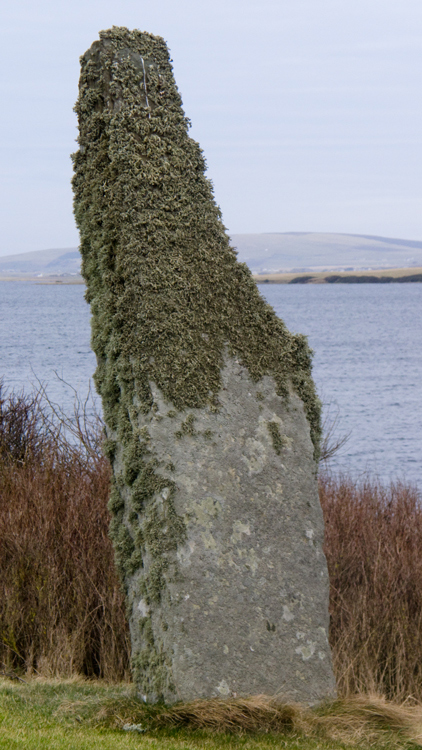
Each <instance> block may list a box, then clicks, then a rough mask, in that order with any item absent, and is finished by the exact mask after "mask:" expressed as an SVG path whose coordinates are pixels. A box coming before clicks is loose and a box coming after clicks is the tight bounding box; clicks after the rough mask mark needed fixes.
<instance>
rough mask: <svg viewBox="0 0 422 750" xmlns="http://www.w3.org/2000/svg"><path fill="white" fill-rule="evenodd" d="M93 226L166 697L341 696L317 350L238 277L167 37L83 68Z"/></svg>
mask: <svg viewBox="0 0 422 750" xmlns="http://www.w3.org/2000/svg"><path fill="white" fill-rule="evenodd" d="M81 63H82V72H81V79H80V95H79V100H78V103H77V106H76V110H77V113H78V117H79V128H80V135H79V144H80V148H79V151H78V152H77V153H76V154H75V155H74V166H75V176H74V180H73V185H74V193H75V216H76V220H77V222H78V226H79V229H80V235H81V252H82V256H83V266H82V270H83V274H84V277H85V279H86V282H87V299H88V301H89V302H90V304H91V309H92V316H93V317H92V345H93V348H94V351H95V353H96V355H97V362H98V367H97V371H96V374H95V382H96V386H97V388H98V391H99V393H100V394H101V397H102V402H103V407H104V415H105V419H106V424H107V433H108V439H107V442H106V452H107V454H108V456H109V458H110V460H111V462H112V465H113V474H114V480H113V488H112V492H111V498H110V510H111V512H112V514H113V520H112V524H111V535H112V538H113V542H114V545H115V550H116V560H117V564H118V567H119V570H120V572H121V575H122V580H123V582H124V585H125V588H126V592H127V602H128V614H129V622H130V628H131V635H132V652H133V669H134V675H135V679H136V682H137V684H138V686H139V689H140V692H141V694H143V695H145V696H146V698H147V699H148V700H159V699H164V700H166V701H172V700H177V699H189V698H194V697H200V696H212V695H233V694H238V695H239V694H245V693H258V692H266V693H275V692H278V693H280V692H281V693H283V694H286V695H289V696H290V697H294V698H296V699H297V700H307V701H314V700H318V699H320V698H322V697H324V696H325V695H328V694H332V692H333V690H334V683H333V676H332V671H331V661H330V652H329V647H328V642H327V628H328V600H327V599H328V580H327V570H326V563H325V559H324V556H323V553H322V548H321V545H322V537H323V520H322V514H321V509H320V506H319V501H318V493H317V484H316V469H317V464H316V461H317V458H318V451H319V437H320V404H319V401H318V398H317V397H316V394H315V390H314V385H313V381H312V378H311V355H310V351H309V349H308V347H307V343H306V340H305V339H304V337H302V336H298V335H292V334H291V333H289V331H288V330H287V329H286V327H285V325H284V324H283V322H282V321H281V320H279V319H278V318H277V317H276V315H275V313H274V311H273V310H272V308H270V307H269V306H268V305H267V304H266V302H265V301H264V300H263V299H262V297H261V296H260V294H259V292H258V290H257V288H256V286H255V284H254V282H253V280H252V278H251V275H250V273H249V271H248V269H247V267H246V266H245V265H243V264H239V263H238V262H237V260H236V254H235V252H234V251H233V250H232V249H231V248H230V246H229V240H228V237H227V235H226V233H225V229H224V226H223V224H222V222H221V214H220V211H219V209H218V207H217V206H216V204H215V202H214V198H213V193H212V187H211V184H210V183H209V181H208V180H207V179H206V177H205V174H204V172H205V163H204V159H203V156H202V153H201V150H200V148H199V146H198V144H197V143H195V142H194V141H193V140H192V139H191V138H189V135H188V126H189V123H188V120H187V119H186V117H185V116H184V113H183V111H182V109H181V99H180V96H179V94H178V91H177V88H176V85H175V82H174V79H173V75H172V69H171V65H170V60H169V56H168V51H167V48H166V45H165V43H164V41H163V40H162V39H161V38H160V37H154V36H152V35H150V34H147V33H141V32H138V31H134V32H130V31H128V30H127V29H123V28H113V29H111V30H110V31H106V32H102V33H101V34H100V40H99V41H98V42H95V43H94V44H93V45H92V47H91V48H90V50H88V52H87V53H86V54H85V55H84V56H83V57H82V59H81Z"/></svg>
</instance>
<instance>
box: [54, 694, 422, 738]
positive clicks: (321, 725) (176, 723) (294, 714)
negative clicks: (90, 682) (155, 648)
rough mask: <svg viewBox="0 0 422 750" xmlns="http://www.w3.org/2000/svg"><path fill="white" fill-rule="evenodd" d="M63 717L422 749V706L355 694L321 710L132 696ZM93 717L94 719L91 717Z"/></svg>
mask: <svg viewBox="0 0 422 750" xmlns="http://www.w3.org/2000/svg"><path fill="white" fill-rule="evenodd" d="M58 713H59V714H64V715H67V716H74V717H77V719H78V721H83V720H84V717H85V721H88V722H89V723H91V724H94V725H96V726H104V727H108V728H115V729H119V728H120V729H121V728H122V727H123V726H124V725H125V724H126V725H127V724H129V725H136V726H138V727H142V728H143V729H145V731H149V732H151V731H153V732H154V731H162V730H176V729H177V730H187V731H193V732H196V731H199V732H210V733H213V734H222V733H225V734H234V735H245V734H255V735H257V734H275V735H283V736H295V737H297V738H301V739H303V738H305V739H306V738H308V739H314V740H317V739H320V740H326V741H333V742H337V743H342V744H344V745H359V744H364V745H365V746H371V745H377V744H378V743H380V742H382V743H384V744H385V742H387V744H388V747H390V748H395V747H402V743H403V740H406V741H411V742H413V743H415V744H416V745H418V746H419V745H420V746H422V707H421V706H420V705H418V706H408V705H397V704H394V703H391V702H388V701H386V700H385V699H383V698H380V697H379V696H370V695H369V696H368V695H361V696H353V697H350V698H347V699H341V700H337V701H331V702H329V703H326V704H323V705H322V706H319V707H317V708H310V707H308V706H304V705H300V704H294V703H284V702H283V701H282V700H281V699H280V698H274V697H270V696H266V695H256V696H252V697H248V698H232V699H231V698H228V699H223V698H213V699H209V700H196V701H192V702H190V703H180V704H176V705H174V706H172V707H170V708H169V707H163V706H158V707H147V706H145V705H144V704H142V703H141V702H140V701H138V700H137V699H136V698H134V697H132V698H130V697H123V696H122V697H120V698H119V699H117V700H116V699H112V700H108V701H107V700H105V701H104V699H102V700H101V699H99V700H97V702H96V703H95V701H92V700H91V701H90V702H89V701H88V702H87V701H84V700H82V701H73V702H72V701H65V702H63V703H62V704H61V706H60V708H59V711H58ZM88 713H90V716H89V718H88Z"/></svg>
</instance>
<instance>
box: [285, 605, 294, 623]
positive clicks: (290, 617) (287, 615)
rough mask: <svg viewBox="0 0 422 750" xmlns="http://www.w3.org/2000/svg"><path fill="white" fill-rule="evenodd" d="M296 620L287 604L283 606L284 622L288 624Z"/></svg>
mask: <svg viewBox="0 0 422 750" xmlns="http://www.w3.org/2000/svg"><path fill="white" fill-rule="evenodd" d="M294 619H295V616H294V614H293V612H292V610H291V609H290V608H289V607H288V606H287V604H283V620H285V621H286V622H291V621H292V620H294Z"/></svg>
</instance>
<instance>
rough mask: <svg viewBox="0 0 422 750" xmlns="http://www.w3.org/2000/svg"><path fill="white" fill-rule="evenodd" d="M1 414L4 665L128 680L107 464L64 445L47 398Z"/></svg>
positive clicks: (22, 401) (0, 628) (17, 403)
mask: <svg viewBox="0 0 422 750" xmlns="http://www.w3.org/2000/svg"><path fill="white" fill-rule="evenodd" d="M1 407H2V410H3V411H2V413H1V415H2V424H3V426H4V425H5V426H6V427H5V429H4V430H3V433H2V438H3V442H2V444H1V445H2V446H3V452H1V453H0V540H1V541H0V569H1V571H2V575H1V580H0V660H2V661H3V663H4V664H5V665H7V666H8V667H10V668H14V669H25V670H26V671H27V672H31V671H36V672H38V673H40V674H44V675H60V676H69V675H72V674H84V675H87V676H101V677H106V678H108V679H123V678H126V677H127V676H128V670H129V656H128V655H129V636H128V627H127V624H126V619H125V611H124V601H123V595H122V592H121V590H120V584H119V581H118V579H117V577H116V573H115V567H114V554H113V549H112V545H111V542H110V539H109V537H108V525H109V512H108V510H107V500H108V496H109V485H110V468H109V464H108V462H107V460H106V459H105V458H104V457H103V456H102V455H101V454H100V453H97V455H93V454H92V453H91V455H89V454H88V453H87V451H86V449H85V448H84V446H83V445H81V444H78V443H75V442H74V443H72V444H71V443H66V441H65V440H64V439H63V436H62V435H61V434H60V432H59V431H58V428H57V425H56V426H55V425H54V424H52V422H51V420H50V418H49V416H48V414H47V412H46V409H45V405H44V406H43V405H42V403H41V400H40V398H39V394H38V395H37V394H36V395H35V396H31V397H26V396H24V395H22V394H20V395H18V396H13V397H9V398H8V399H7V398H3V400H2V402H1Z"/></svg>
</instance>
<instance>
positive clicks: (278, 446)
mask: <svg viewBox="0 0 422 750" xmlns="http://www.w3.org/2000/svg"><path fill="white" fill-rule="evenodd" d="M267 427H268V432H269V433H270V435H271V440H272V443H273V448H274V450H275V452H276V453H277V455H278V456H279V455H280V453H281V451H282V449H283V448H284V447H285V444H286V441H285V440H283V436H282V434H281V432H280V427H279V426H278V424H277V422H267Z"/></svg>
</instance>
